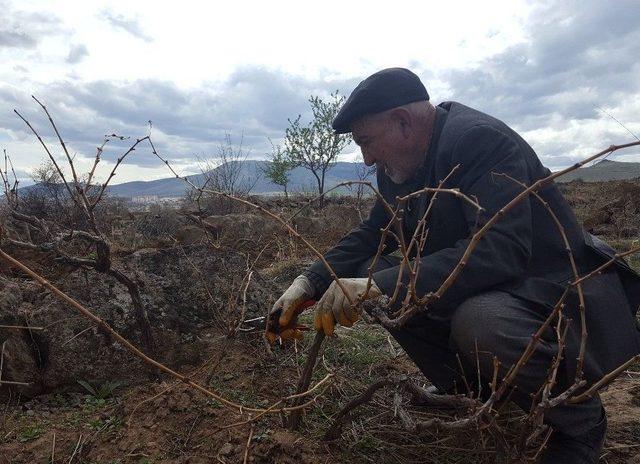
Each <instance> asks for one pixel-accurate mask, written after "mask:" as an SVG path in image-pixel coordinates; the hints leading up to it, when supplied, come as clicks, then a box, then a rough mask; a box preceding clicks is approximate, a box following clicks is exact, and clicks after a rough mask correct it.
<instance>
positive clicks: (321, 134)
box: [284, 90, 350, 207]
mask: <svg viewBox="0 0 640 464" xmlns="http://www.w3.org/2000/svg"><path fill="white" fill-rule="evenodd" d="M344 99H345V97H344V96H341V95H339V93H338V91H337V90H336V91H335V92H334V93H332V94H331V98H330V99H329V100H328V101H324V100H322V99H321V98H320V97H317V96H313V95H312V96H311V97H310V98H309V103H310V104H311V111H312V113H313V120H312V121H311V122H310V123H309V124H308V125H307V126H303V125H302V124H301V123H300V118H301V116H300V115H298V117H297V118H296V119H295V120H293V121H292V120H291V119H289V127H288V128H287V130H286V133H285V141H284V145H285V151H286V152H287V154H288V155H289V157H290V159H291V161H292V162H293V163H295V165H296V166H302V167H303V168H305V169H308V170H309V171H311V174H313V176H314V177H315V179H316V182H317V185H318V194H320V195H322V194H323V193H324V182H325V177H326V174H327V171H329V169H331V168H332V167H333V166H334V165H335V163H336V158H337V156H338V155H339V154H340V152H342V150H343V149H344V148H345V147H346V146H347V145H348V144H349V141H350V138H349V136H348V135H345V134H336V133H335V132H334V130H333V129H332V128H331V122H332V121H333V119H334V118H335V117H336V115H337V114H338V111H340V107H341V106H342V103H343V102H344ZM323 204H324V197H321V198H320V206H321V207H322V206H323Z"/></svg>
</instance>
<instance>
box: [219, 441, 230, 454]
mask: <svg viewBox="0 0 640 464" xmlns="http://www.w3.org/2000/svg"><path fill="white" fill-rule="evenodd" d="M232 452H233V445H232V444H231V443H229V442H227V443H225V444H224V445H222V447H221V448H220V451H219V453H220V455H221V456H228V455H230V454H231V453H232Z"/></svg>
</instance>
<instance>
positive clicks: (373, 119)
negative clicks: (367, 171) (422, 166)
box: [351, 113, 412, 184]
mask: <svg viewBox="0 0 640 464" xmlns="http://www.w3.org/2000/svg"><path fill="white" fill-rule="evenodd" d="M351 133H352V135H353V140H354V142H355V143H356V144H357V145H358V146H359V147H360V151H361V152H362V157H363V158H364V163H365V164H366V165H367V166H372V165H373V164H375V165H376V168H377V169H378V170H381V169H383V170H384V172H385V173H386V174H387V175H388V176H389V177H390V178H391V180H392V181H393V182H395V183H396V184H400V183H402V182H404V181H406V180H407V179H409V178H410V177H411V175H412V172H409V169H407V168H408V166H406V164H407V163H406V161H407V156H406V153H405V151H406V149H407V148H406V143H407V142H406V140H405V137H403V134H402V131H401V129H400V126H399V124H398V122H397V121H395V120H393V119H392V118H390V117H389V115H387V114H385V113H380V114H374V115H370V116H365V117H364V118H362V119H359V120H357V121H355V122H354V123H353V124H352V125H351Z"/></svg>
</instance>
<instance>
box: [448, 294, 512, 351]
mask: <svg viewBox="0 0 640 464" xmlns="http://www.w3.org/2000/svg"><path fill="white" fill-rule="evenodd" d="M504 299H505V294H503V293H502V292H487V293H482V294H479V295H475V296H473V297H471V298H469V299H467V300H465V301H464V302H463V303H462V304H460V306H458V307H457V308H456V309H455V311H454V313H453V317H452V319H451V341H452V342H453V344H454V345H455V347H456V348H457V349H458V350H459V351H460V353H461V354H462V355H464V356H465V357H469V356H470V355H473V357H475V356H476V351H478V352H482V353H483V354H489V355H491V357H493V355H497V354H498V353H497V351H498V350H499V348H500V345H501V343H502V342H503V340H501V338H502V337H501V336H500V334H501V333H502V332H503V328H502V327H501V320H500V319H501V318H500V311H501V308H503V307H504V303H505V302H504Z"/></svg>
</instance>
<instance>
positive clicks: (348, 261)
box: [303, 175, 398, 299]
mask: <svg viewBox="0 0 640 464" xmlns="http://www.w3.org/2000/svg"><path fill="white" fill-rule="evenodd" d="M381 182H384V181H383V179H381V176H380V175H378V187H379V188H381ZM339 219H340V218H336V220H339ZM389 219H390V216H389V214H388V213H387V211H386V210H385V208H384V206H383V204H382V202H381V201H380V200H379V199H378V200H376V202H375V204H374V205H373V208H372V209H371V211H370V212H369V217H368V218H367V219H366V220H365V221H363V222H362V223H361V224H360V225H359V226H358V227H357V228H356V229H354V230H352V231H351V232H349V233H348V234H347V235H346V236H345V237H343V238H342V239H341V240H340V241H339V242H338V244H337V245H336V246H335V247H333V248H332V249H330V250H329V251H328V252H327V253H326V254H325V255H324V258H325V259H326V260H327V262H328V263H329V264H330V265H331V267H332V268H333V270H334V272H335V273H336V275H337V276H338V277H354V276H355V275H356V273H357V272H358V269H359V268H360V266H362V265H363V264H364V263H365V262H366V261H367V260H368V259H371V258H372V257H373V256H375V254H376V252H377V251H378V246H379V245H380V239H381V237H382V232H381V229H383V228H384V227H386V226H387V224H388V223H389ZM397 248H398V244H397V242H396V241H395V240H393V239H391V238H390V237H387V240H386V242H385V249H384V251H383V254H387V253H391V252H393V251H394V250H395V249H397ZM303 274H304V275H305V276H307V278H308V279H309V280H310V281H311V283H312V284H313V286H314V287H315V290H316V293H315V297H314V299H319V298H320V297H321V296H322V295H323V294H324V292H325V291H326V290H327V288H328V287H329V284H331V282H332V280H333V279H332V278H331V274H330V273H329V271H328V270H327V268H326V267H325V265H324V263H322V261H316V262H315V263H314V264H313V265H311V267H309V269H307V270H306V271H304V272H303Z"/></svg>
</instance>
